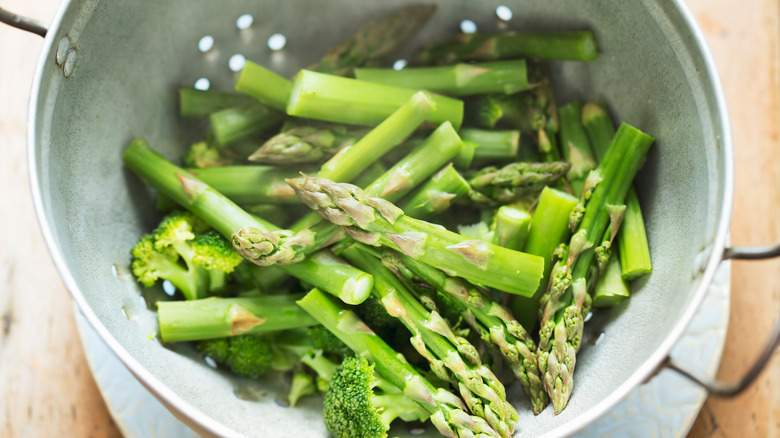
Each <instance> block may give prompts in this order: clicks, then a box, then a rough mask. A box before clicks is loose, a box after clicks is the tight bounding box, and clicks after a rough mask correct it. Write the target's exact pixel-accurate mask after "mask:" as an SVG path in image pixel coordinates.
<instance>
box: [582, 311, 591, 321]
mask: <svg viewBox="0 0 780 438" xmlns="http://www.w3.org/2000/svg"><path fill="white" fill-rule="evenodd" d="M591 318H593V312H590V313H588V314H587V315H585V319H583V321H584V322H588V321H590V319H591Z"/></svg>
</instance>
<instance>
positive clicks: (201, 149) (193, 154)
mask: <svg viewBox="0 0 780 438" xmlns="http://www.w3.org/2000/svg"><path fill="white" fill-rule="evenodd" d="M183 161H184V165H185V166H187V167H193V168H199V169H205V168H208V167H219V166H229V165H231V164H233V162H234V161H235V160H234V159H233V158H231V157H228V156H225V155H224V154H223V153H222V151H221V150H220V148H218V147H216V146H212V145H210V144H209V143H208V142H205V141H199V142H197V143H193V144H192V146H190V149H189V150H188V151H187V154H186V155H185V156H184V160H183Z"/></svg>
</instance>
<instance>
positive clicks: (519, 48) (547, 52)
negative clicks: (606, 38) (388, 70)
mask: <svg viewBox="0 0 780 438" xmlns="http://www.w3.org/2000/svg"><path fill="white" fill-rule="evenodd" d="M507 58H541V59H563V60H574V61H595V60H596V59H598V45H597V44H596V38H595V37H594V35H593V32H590V31H524V32H502V33H499V34H480V33H470V34H459V35H457V36H455V37H453V38H451V39H448V40H445V41H443V42H440V43H436V44H431V45H429V46H427V47H424V48H423V49H422V50H420V51H419V52H417V54H416V55H415V57H414V60H415V62H416V63H418V64H423V65H430V64H439V65H441V64H451V63H453V62H460V61H492V60H496V59H507Z"/></svg>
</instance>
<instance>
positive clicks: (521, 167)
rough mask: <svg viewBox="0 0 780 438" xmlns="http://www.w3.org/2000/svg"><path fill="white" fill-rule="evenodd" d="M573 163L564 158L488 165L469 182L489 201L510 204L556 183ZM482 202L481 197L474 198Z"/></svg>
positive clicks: (491, 203) (494, 203)
mask: <svg viewBox="0 0 780 438" xmlns="http://www.w3.org/2000/svg"><path fill="white" fill-rule="evenodd" d="M569 168H570V165H569V164H568V163H565V162H563V161H554V162H551V163H527V162H522V161H518V162H515V163H510V164H507V165H506V166H504V167H501V168H498V167H495V166H488V167H485V168H483V169H481V170H480V171H479V172H477V173H475V174H474V175H473V176H472V177H471V178H469V184H470V185H471V187H472V188H473V189H474V190H475V191H477V192H478V193H479V194H481V195H483V197H485V198H486V200H484V202H487V203H488V205H501V204H509V203H512V202H514V201H517V200H519V199H522V198H523V197H524V196H527V195H529V194H535V193H538V192H539V191H541V190H542V189H543V188H544V187H546V186H548V185H551V184H554V183H555V182H556V181H558V180H559V179H560V178H561V177H562V176H563V175H564V174H566V172H567V171H569ZM471 201H472V202H475V203H480V202H482V201H480V198H473V197H472V198H471Z"/></svg>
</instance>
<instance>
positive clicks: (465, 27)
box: [460, 20, 477, 33]
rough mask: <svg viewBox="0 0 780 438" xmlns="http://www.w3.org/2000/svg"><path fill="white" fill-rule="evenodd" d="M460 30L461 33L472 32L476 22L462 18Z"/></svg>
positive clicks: (475, 28)
mask: <svg viewBox="0 0 780 438" xmlns="http://www.w3.org/2000/svg"><path fill="white" fill-rule="evenodd" d="M460 31H461V32H463V33H474V32H476V31H477V23H474V22H473V21H471V20H463V21H461V22H460Z"/></svg>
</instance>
